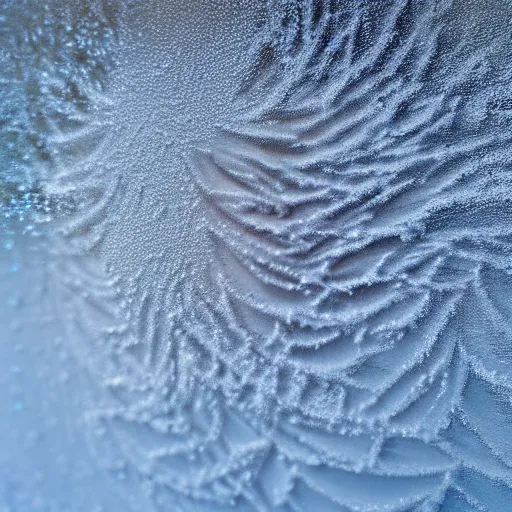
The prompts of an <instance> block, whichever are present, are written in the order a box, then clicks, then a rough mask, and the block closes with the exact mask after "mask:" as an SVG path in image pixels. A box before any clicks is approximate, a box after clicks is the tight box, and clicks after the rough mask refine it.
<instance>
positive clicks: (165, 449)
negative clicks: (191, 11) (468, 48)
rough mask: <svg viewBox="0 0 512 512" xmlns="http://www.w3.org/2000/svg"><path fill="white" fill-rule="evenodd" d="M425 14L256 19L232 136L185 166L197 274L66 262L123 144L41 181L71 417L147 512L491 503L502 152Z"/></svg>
mask: <svg viewBox="0 0 512 512" xmlns="http://www.w3.org/2000/svg"><path fill="white" fill-rule="evenodd" d="M449 9H450V5H449V3H448V2H429V3H420V2H406V1H403V2H398V1H397V2H390V3H385V4H384V3H383V4H379V5H377V6H375V5H373V4H371V3H367V2H353V3H352V2H351V3H350V4H348V5H343V4H339V3H338V2H334V1H333V2H328V1H325V2H316V1H315V2H309V1H308V2H306V1H305V2H299V1H291V0H289V1H276V2H272V3H271V5H270V8H269V12H270V13H271V15H272V16H271V19H270V20H269V22H268V24H267V25H266V26H265V27H264V29H263V30H262V32H261V34H260V38H259V40H258V41H256V43H255V45H254V48H253V54H252V55H253V60H254V67H253V69H252V71H251V73H250V75H249V76H248V77H246V79H244V81H243V83H242V84H241V87H240V93H239V99H238V101H239V105H237V108H236V111H237V112H244V114H243V117H242V118H241V119H239V120H238V121H237V122H236V123H235V122H234V123H233V125H232V126H231V127H230V128H225V129H223V130H221V131H220V132H219V134H218V136H217V137H216V138H215V139H214V140H213V141H212V142H210V143H207V144H205V145H203V147H201V148H199V149H197V150H194V151H191V152H190V158H189V167H188V168H189V171H190V173H191V176H192V177H193V179H194V180H195V184H196V187H197V191H198V193H199V196H200V201H199V202H198V203H197V204H196V205H194V208H197V210H194V212H196V211H200V212H203V213H202V214H200V216H201V218H204V222H205V225H206V227H205V228H203V225H202V224H199V227H200V228H201V229H207V231H208V238H209V242H208V250H205V253H204V254H205V255H206V258H207V260H208V261H207V262H208V265H206V267H205V268H203V267H201V266H199V267H197V266H194V265H195V260H194V261H188V262H187V256H186V255H185V256H184V257H183V259H182V260H180V262H179V263H177V262H176V261H175V260H174V258H175V257H176V254H175V249H173V248H172V247H169V248H166V247H163V248H161V249H160V250H156V247H155V252H153V253H152V254H150V255H149V257H148V258H147V259H146V260H145V261H144V262H143V263H141V265H140V269H139V271H138V272H134V275H133V276H132V277H131V278H130V279H129V280H128V281H129V282H121V281H120V282H116V281H115V280H112V281H108V279H107V278H106V277H105V276H104V275H103V274H102V271H98V269H97V268H96V264H95V263H94V258H91V257H90V256H87V255H88V254H92V255H94V253H95V251H98V252H100V253H101V247H102V244H103V243H104V240H105V239H106V238H108V233H109V231H110V230H112V229H114V227H113V226H114V224H115V222H116V219H115V215H117V213H115V212H121V211H122V212H123V214H127V212H129V211H130V210H129V208H132V209H133V211H135V210H136V208H137V205H139V204H141V203H142V202H143V201H144V199H143V197H144V195H145V194H146V188H145V187H146V185H145V184H144V181H143V180H142V179H139V178H138V177H132V179H131V181H129V180H128V179H127V177H126V176H124V175H123V169H119V168H118V167H116V166H115V165H110V164H109V162H112V161H115V154H114V155H112V154H111V147H113V146H115V143H116V140H117V141H120V140H121V141H122V142H118V146H117V151H118V152H122V151H123V147H128V145H129V144H130V143H131V136H130V135H127V136H126V137H125V138H124V139H121V138H120V133H119V131H117V132H116V131H114V130H112V131H111V132H110V133H111V134H110V137H112V142H110V141H109V140H108V137H109V135H108V130H106V133H107V135H106V137H107V138H106V139H104V141H103V142H102V143H101V144H99V145H96V146H95V149H94V153H91V155H90V157H89V158H88V160H86V159H84V160H83V162H84V163H82V165H80V166H77V170H76V173H75V174H73V175H71V174H69V173H67V172H66V173H65V176H64V177H65V179H66V180H67V181H68V182H69V183H70V184H71V183H76V182H77V180H82V179H83V181H81V182H80V187H81V191H82V192H81V197H83V198H85V199H86V202H84V204H82V205H81V212H82V213H80V214H79V215H78V216H77V217H76V218H75V219H73V220H71V221H70V222H69V223H67V225H66V226H65V227H64V228H63V229H64V234H65V235H66V236H67V237H71V238H72V239H73V240H74V241H76V244H74V243H73V244H70V245H68V247H72V248H73V252H75V253H76V255H75V256H68V257H67V258H66V259H65V261H64V263H63V265H64V266H65V267H66V276H68V277H67V282H66V283H64V284H66V287H65V288H64V290H65V289H66V288H67V289H69V288H71V293H70V294H69V295H68V296H67V297H68V298H67V301H68V302H69V303H70V307H71V310H70V311H74V312H75V313H73V317H74V319H75V321H74V322H73V323H72V326H71V329H72V331H73V330H75V331H79V332H82V333H91V332H93V333H94V334H93V336H92V337H91V342H92V341H94V342H95V343H96V344H94V345H91V347H90V349H91V352H90V356H91V360H92V361H94V365H93V366H94V368H91V372H92V374H93V375H96V377H95V378H96V379H101V381H102V382H104V384H105V386H106V387H107V388H108V389H110V390H111V391H112V393H111V395H109V397H106V398H105V399H104V401H105V403H104V404H103V406H102V407H101V408H98V409H97V410H95V411H94V412H93V413H91V416H90V420H91V421H92V422H96V421H97V422H98V424H99V425H102V428H103V430H98V432H100V433H102V435H103V437H104V438H105V446H106V447H108V449H109V450H110V449H111V448H112V445H113V442H112V441H114V440H115V441H116V443H117V444H118V445H119V450H120V453H121V454H122V455H121V456H119V460H126V461H127V462H128V467H129V468H130V469H129V470H130V471H134V472H135V473H136V474H137V475H139V478H140V477H141V478H143V479H145V480H146V481H147V482H148V483H149V485H150V489H151V492H153V493H154V499H155V504H156V505H160V506H161V508H162V509H163V510H169V509H176V510H228V509H230V508H233V507H234V508H235V509H237V510H282V511H285V510H287V511H290V510H294V511H306V510H326V511H328V510H336V511H350V510H352V511H355V510H365V511H374V510H375V511H377V510H378V511H383V510H453V509H454V508H451V509H450V508H449V507H464V508H463V509H464V510H466V509H467V510H469V509H470V507H474V508H475V509H476V510H481V509H482V510H498V509H499V506H500V505H499V503H501V504H503V503H508V502H509V497H508V495H509V494H510V492H511V490H510V484H511V470H510V467H511V463H512V460H511V458H510V456H511V454H510V453H509V452H510V450H509V447H508V441H507V439H508V433H509V432H510V424H509V423H510V418H511V417H512V415H511V414H510V413H511V412H512V411H510V407H511V405H510V403H511V402H510V388H511V384H512V381H511V374H510V367H511V366H510V350H511V349H510V347H511V344H510V341H511V335H510V334H511V333H510V325H509V322H508V320H507V319H508V318H509V317H510V308H511V302H510V298H509V297H510V295H509V293H510V286H509V285H510V284H511V279H512V278H511V274H510V263H509V258H510V236H511V233H510V228H509V226H510V225H512V224H511V223H510V222H509V220H510V216H511V213H512V210H511V207H510V202H509V199H508V197H507V196H508V191H509V190H510V188H509V179H510V178H509V177H508V171H509V169H510V160H511V153H510V151H509V149H508V143H509V142H510V135H511V134H510V129H509V128H510V127H509V126H508V124H507V118H506V117H499V116H498V115H496V114H492V113H489V112H488V111H487V112H483V113H482V112H480V111H479V110H478V109H479V108H481V107H480V106H481V105H484V107H485V108H487V106H488V105H493V104H494V103H492V102H491V98H492V94H493V92H492V91H493V89H492V85H493V84H492V83H491V72H490V70H489V69H488V68H487V67H486V54H485V53H482V54H476V55H469V56H466V53H465V52H464V48H462V47H461V48H458V47H455V48H453V49H450V50H447V49H446V48H452V46H453V45H451V46H450V44H448V43H447V42H446V39H447V37H448V36H447V34H446V33H444V32H443V27H444V26H445V24H446V16H448V14H449V12H450V10H449ZM486 82H489V84H490V85H489V86H487V83H486ZM477 95H478V105H475V104H474V101H475V100H474V98H475V97H477ZM140 129H141V130H144V129H145V128H144V126H143V125H141V128H140ZM109 153H110V154H109ZM81 177H82V178H81ZM154 213H155V219H163V220H162V222H163V223H165V220H166V219H167V220H169V219H171V217H170V214H169V213H168V211H167V210H166V209H165V207H164V208H163V209H162V210H159V209H158V210H156V211H155V212H154ZM189 214H190V213H188V212H185V215H189ZM189 225H190V226H193V225H194V222H193V221H191V223H190V224H189ZM75 235H76V236H75ZM210 248H211V252H210ZM173 251H174V252H173ZM80 254H83V256H80ZM194 258H198V256H197V255H194V256H193V257H191V258H189V259H194ZM198 269H199V270H198ZM80 289H85V290H87V295H86V297H85V299H83V298H82V297H81V296H80V295H79V294H78V293H77V290H80ZM63 293H67V292H65V291H64V292H63ZM73 302H74V303H76V306H73V305H72V303H73ZM76 311H80V314H76ZM112 319H117V320H112ZM81 337H82V338H83V334H82V335H81ZM481 404H485V406H482V405H481ZM489 422H492V423H493V425H494V427H493V428H494V430H492V429H491V428H489V426H488V425H489ZM114 460H118V459H114ZM489 489H491V490H492V491H489ZM369 490H370V491H369ZM493 500H495V501H494V502H493ZM500 500H501V501H500ZM493 503H494V505H493ZM496 503H497V504H498V505H496ZM493 506H494V507H495V508H493ZM446 507H448V508H446ZM496 507H498V508H496Z"/></svg>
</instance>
